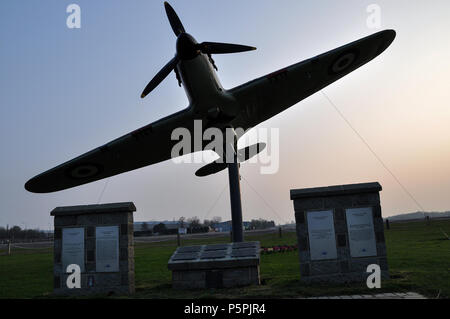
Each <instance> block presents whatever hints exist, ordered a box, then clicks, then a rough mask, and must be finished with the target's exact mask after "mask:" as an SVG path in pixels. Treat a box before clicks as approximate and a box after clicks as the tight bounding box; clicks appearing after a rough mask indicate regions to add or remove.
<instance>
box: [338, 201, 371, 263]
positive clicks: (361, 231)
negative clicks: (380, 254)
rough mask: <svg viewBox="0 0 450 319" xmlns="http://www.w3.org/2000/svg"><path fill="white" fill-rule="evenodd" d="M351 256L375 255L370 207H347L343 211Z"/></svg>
mask: <svg viewBox="0 0 450 319" xmlns="http://www.w3.org/2000/svg"><path fill="white" fill-rule="evenodd" d="M345 213H346V217H347V228H348V235H349V244H350V255H351V256H352V257H368V256H376V255H377V246H376V241H375V231H374V227H373V216H372V208H371V207H365V208H349V209H347V210H346V211H345Z"/></svg>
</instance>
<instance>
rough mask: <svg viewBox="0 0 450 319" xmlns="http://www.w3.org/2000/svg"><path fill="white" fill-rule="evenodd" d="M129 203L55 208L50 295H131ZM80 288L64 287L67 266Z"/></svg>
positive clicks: (132, 283) (65, 284)
mask: <svg viewBox="0 0 450 319" xmlns="http://www.w3.org/2000/svg"><path fill="white" fill-rule="evenodd" d="M134 211H136V207H135V206H134V204H133V203H131V202H130V203H114V204H102V205H86V206H70V207H57V208H55V209H54V210H53V211H52V212H51V213H50V214H51V215H52V216H54V217H55V220H54V227H55V233H54V269H53V273H54V293H55V294H59V295H86V294H110V293H116V294H132V293H134V244H133V239H134V237H133V212H134ZM73 264H75V265H78V266H79V267H80V271H81V277H80V284H81V287H80V288H70V287H68V286H67V279H68V276H69V275H71V274H72V270H71V271H69V272H67V267H68V266H69V265H73Z"/></svg>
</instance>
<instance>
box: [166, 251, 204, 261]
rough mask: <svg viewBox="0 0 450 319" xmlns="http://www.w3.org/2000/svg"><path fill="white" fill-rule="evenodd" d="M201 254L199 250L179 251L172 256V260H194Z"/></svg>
mask: <svg viewBox="0 0 450 319" xmlns="http://www.w3.org/2000/svg"><path fill="white" fill-rule="evenodd" d="M198 256H199V254H198V253H197V252H190V253H178V254H176V255H175V256H173V257H172V260H194V259H197V258H198Z"/></svg>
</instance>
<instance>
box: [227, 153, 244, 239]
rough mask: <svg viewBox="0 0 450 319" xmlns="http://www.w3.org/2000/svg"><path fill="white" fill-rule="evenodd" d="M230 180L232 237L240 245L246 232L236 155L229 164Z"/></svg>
mask: <svg viewBox="0 0 450 319" xmlns="http://www.w3.org/2000/svg"><path fill="white" fill-rule="evenodd" d="M228 179H229V182H230V201H231V226H232V237H233V242H234V243H238V242H243V241H244V231H243V227H242V205H241V186H240V175H239V163H238V160H237V155H236V153H234V156H233V162H232V163H228Z"/></svg>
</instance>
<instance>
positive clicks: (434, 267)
mask: <svg viewBox="0 0 450 319" xmlns="http://www.w3.org/2000/svg"><path fill="white" fill-rule="evenodd" d="M441 229H442V230H444V231H445V232H446V233H447V234H449V233H450V220H446V221H445V220H443V221H432V223H431V225H429V226H427V225H425V223H422V222H414V223H395V224H391V229H390V230H386V231H385V235H386V245H387V248H388V263H389V269H390V274H391V277H392V278H391V280H389V281H383V282H382V289H379V290H376V291H374V290H369V289H367V287H366V286H365V283H361V284H351V285H306V284H304V283H302V282H301V281H300V274H299V262H298V252H297V251H293V252H286V253H277V254H270V255H262V256H261V280H262V285H260V286H251V287H246V288H239V289H237V288H236V289H217V290H214V289H210V290H207V289H201V290H193V291H192V290H189V291H183V290H181V291H177V290H173V289H172V288H171V272H170V271H169V270H168V269H167V261H168V260H169V257H170V256H171V254H172V253H173V251H174V250H175V249H176V244H175V241H173V242H162V243H148V244H137V245H136V247H135V270H136V294H135V295H134V296H133V297H134V298H293V297H300V296H302V297H312V296H323V295H343V294H372V293H381V292H406V291H415V292H419V293H422V294H424V295H426V296H428V297H430V298H435V297H436V296H437V295H438V294H439V296H440V298H450V240H447V239H445V236H444V235H443V234H442V232H441ZM246 240H249V241H250V240H259V241H260V242H261V245H262V246H273V245H277V244H296V242H297V239H296V236H295V233H284V234H283V237H282V238H279V237H278V234H277V233H274V234H266V235H261V236H258V237H254V236H248V237H247V238H246ZM228 241H229V236H224V237H221V238H210V239H197V240H185V241H183V245H196V244H205V243H208V244H212V243H224V242H228ZM1 253H2V252H0V254H1ZM51 292H52V252H51V250H50V249H40V250H22V249H17V250H13V252H12V255H11V256H6V255H0V298H42V297H44V298H46V297H48V296H51Z"/></svg>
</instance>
